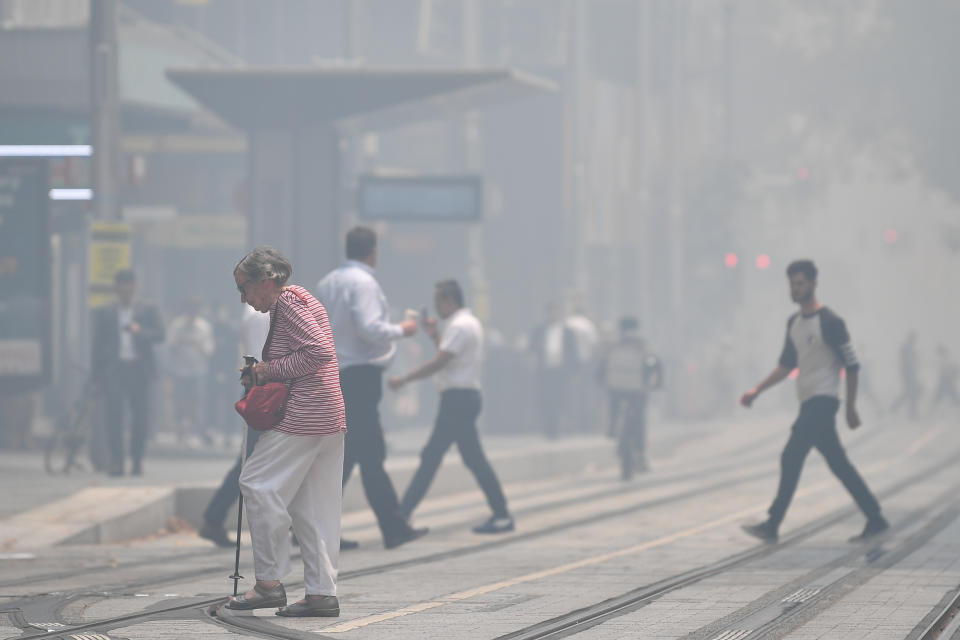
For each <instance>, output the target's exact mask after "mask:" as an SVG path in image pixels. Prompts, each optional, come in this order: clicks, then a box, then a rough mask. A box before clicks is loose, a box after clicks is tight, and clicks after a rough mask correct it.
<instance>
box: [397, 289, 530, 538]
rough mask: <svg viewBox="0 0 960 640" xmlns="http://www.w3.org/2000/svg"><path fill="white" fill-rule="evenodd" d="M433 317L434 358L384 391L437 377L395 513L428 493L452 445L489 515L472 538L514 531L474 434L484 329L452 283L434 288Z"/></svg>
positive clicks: (430, 322) (428, 328)
mask: <svg viewBox="0 0 960 640" xmlns="http://www.w3.org/2000/svg"><path fill="white" fill-rule="evenodd" d="M434 305H435V306H436V309H437V315H439V316H440V317H441V318H442V319H443V320H445V321H446V322H445V326H444V328H443V332H442V333H438V332H437V325H436V320H434V319H433V318H431V319H429V320H427V319H426V318H424V328H425V330H426V332H427V333H428V334H429V335H430V337H431V338H433V340H434V341H435V342H436V344H437V355H436V356H435V357H434V358H433V359H432V360H430V361H429V362H427V363H426V364H424V365H423V366H421V367H419V368H417V369H414V370H413V371H411V372H410V373H408V374H407V375H405V376H399V377H396V378H391V379H390V382H389V385H390V388H391V389H393V390H397V389H399V388H400V387H402V386H403V385H405V384H407V383H408V382H411V381H413V380H419V379H421V378H427V377H429V376H432V375H433V374H437V387H438V388H439V389H440V408H439V409H438V410H437V419H436V423H435V424H434V427H433V433H431V434H430V439H429V440H428V441H427V445H426V446H425V447H424V448H423V452H422V453H421V454H420V467H419V468H418V469H417V472H416V473H415V474H414V475H413V478H412V479H411V480H410V486H409V487H407V491H406V493H405V494H404V495H403V500H402V501H401V502H400V508H401V509H402V510H403V513H404V514H405V515H406V516H407V517H409V516H410V515H411V514H412V513H413V511H414V509H416V508H417V505H418V504H420V501H421V500H422V499H423V497H424V496H425V495H426V493H427V490H428V489H429V488H430V483H431V482H433V478H434V476H435V475H436V473H437V470H438V469H439V468H440V463H441V462H443V456H444V455H445V454H446V453H447V450H448V449H449V448H450V445H452V444H453V443H454V442H456V443H457V448H458V449H459V450H460V458H461V459H462V460H463V464H464V465H466V467H467V468H468V469H470V471H471V472H472V473H473V475H474V477H475V478H476V479H477V483H478V484H479V485H480V488H481V489H482V490H483V493H484V495H485V496H486V498H487V504H489V505H490V509H491V510H492V511H493V514H492V515H491V516H490V518H489V519H488V520H487V521H486V522H484V523H483V524H481V525H479V526H476V527H474V528H473V531H474V533H505V532H508V531H513V528H514V523H513V516H511V515H510V512H509V511H508V510H507V500H506V498H505V497H504V495H503V489H502V488H501V487H500V481H499V480H498V479H497V475H496V474H495V473H494V471H493V467H491V466H490V463H489V462H488V461H487V457H486V455H485V454H484V453H483V447H482V446H481V444H480V434H479V433H478V432H477V417H478V416H479V415H480V406H481V397H480V380H481V377H482V366H483V325H481V324H480V321H479V320H477V318H476V316H474V315H473V314H472V313H471V312H470V310H469V309H467V308H466V307H465V306H464V305H463V291H462V290H461V289H460V285H459V284H457V281H456V280H444V281H442V282H438V283H437V286H436V291H435V292H434Z"/></svg>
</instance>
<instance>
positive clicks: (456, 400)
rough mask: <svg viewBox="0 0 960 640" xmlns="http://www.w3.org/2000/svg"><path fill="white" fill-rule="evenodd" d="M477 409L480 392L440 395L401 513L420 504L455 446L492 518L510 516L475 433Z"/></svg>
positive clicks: (498, 484)
mask: <svg viewBox="0 0 960 640" xmlns="http://www.w3.org/2000/svg"><path fill="white" fill-rule="evenodd" d="M480 406H481V400H480V392H479V391H477V390H476V389H447V390H446V391H444V392H443V393H442V394H440V407H439V409H438V410H437V420H436V422H435V423H434V426H433V433H431V434H430V439H429V440H427V446H425V447H424V448H423V451H422V452H421V454H420V466H419V468H417V472H416V473H415V474H414V475H413V479H412V480H410V486H409V487H407V491H406V493H405V494H404V496H403V501H402V502H401V503H400V508H401V509H402V510H403V512H404V513H406V514H411V513H413V511H414V509H416V508H417V505H418V504H420V501H421V500H422V499H423V496H424V495H426V493H427V490H428V489H429V488H430V484H431V483H432V482H433V477H434V476H435V475H436V474H437V469H439V468H440V463H441V462H443V456H444V455H445V454H446V453H447V450H448V449H449V448H450V445H452V444H453V443H456V444H457V448H458V449H459V450H460V457H461V458H462V459H463V464H465V465H466V466H467V468H468V469H469V470H470V472H471V473H473V476H474V477H475V478H476V479H477V483H478V484H479V485H480V488H481V489H482V490H483V493H484V495H485V496H486V497H487V503H488V504H489V505H490V508H491V509H492V510H493V515H494V516H496V517H498V518H506V517H508V516H509V515H510V512H509V511H507V499H506V498H505V497H504V495H503V490H502V489H501V488H500V481H499V480H497V476H496V474H495V473H494V472H493V467H491V466H490V463H489V462H488V461H487V456H486V455H485V454H484V453H483V447H482V446H481V445H480V434H479V433H478V432H477V416H479V415H480Z"/></svg>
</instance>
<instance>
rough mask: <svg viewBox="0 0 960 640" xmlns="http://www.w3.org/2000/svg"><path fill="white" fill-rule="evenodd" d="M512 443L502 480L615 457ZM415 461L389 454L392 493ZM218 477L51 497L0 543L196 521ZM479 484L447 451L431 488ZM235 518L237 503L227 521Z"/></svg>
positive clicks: (586, 440)
mask: <svg viewBox="0 0 960 640" xmlns="http://www.w3.org/2000/svg"><path fill="white" fill-rule="evenodd" d="M512 444H514V445H515V446H513V447H512V448H499V449H498V450H496V451H490V452H488V456H489V459H490V462H491V464H492V465H493V467H494V469H495V470H496V471H497V473H498V475H499V478H500V481H501V482H502V483H503V484H511V483H518V482H526V481H532V480H539V479H544V478H548V477H554V476H563V475H569V474H575V473H578V472H581V471H583V470H585V469H588V468H595V467H607V466H610V465H613V464H616V460H615V457H614V446H613V443H612V442H611V441H610V440H606V439H603V438H600V437H596V436H594V437H573V438H568V439H565V440H560V441H557V442H544V441H542V440H539V439H536V440H534V439H526V438H518V439H517V441H516V442H515V443H512ZM418 464H419V459H418V458H416V457H412V456H409V455H408V456H404V457H396V458H394V459H390V460H388V462H387V465H386V468H387V472H388V473H389V474H390V478H391V479H392V480H393V483H394V487H395V488H396V489H397V493H398V494H401V495H402V493H403V490H404V489H405V488H406V487H407V485H408V484H409V482H410V479H411V477H412V476H413V474H414V472H415V471H416V468H417V466H418ZM358 475H359V470H358V471H357V472H355V473H354V474H353V477H352V479H351V480H350V482H349V483H348V484H347V487H346V491H345V492H344V502H343V511H344V513H349V512H351V511H360V510H365V509H368V508H369V506H368V505H367V500H366V497H365V496H364V494H363V487H362V482H361V480H360V479H359V478H358V477H357V476H358ZM216 488H217V485H216V484H213V483H210V484H202V485H188V486H174V485H166V486H147V487H90V488H86V489H82V490H81V491H79V492H77V493H75V494H73V495H71V496H69V497H67V498H64V499H62V500H57V501H55V502H51V503H49V504H45V505H43V506H40V507H37V508H35V509H31V510H30V511H26V512H22V513H19V514H16V515H13V516H11V517H9V518H6V519H3V520H0V550H3V551H23V550H31V549H40V548H44V547H50V546H54V545H62V544H102V543H115V542H123V541H126V540H132V539H135V538H141V537H144V536H148V535H152V534H155V533H157V532H158V531H160V530H163V529H165V528H166V527H167V525H168V523H169V521H170V519H171V518H173V517H179V518H182V519H183V520H185V521H187V522H189V523H190V524H192V525H193V526H195V527H199V526H200V525H201V524H202V522H203V511H204V509H205V508H206V506H207V503H208V502H209V501H210V498H211V497H212V496H213V493H214V492H215V491H216ZM471 490H476V491H478V492H479V489H478V488H477V484H476V481H475V479H474V478H473V474H472V473H471V472H470V471H469V470H468V469H467V468H466V467H465V466H464V465H463V463H462V461H461V460H460V456H459V454H458V453H451V454H448V455H447V457H446V459H445V462H444V464H443V466H442V467H441V468H440V471H439V472H438V473H437V477H436V479H435V480H434V482H433V485H432V486H431V488H430V493H429V495H430V496H433V497H437V496H444V495H450V494H454V493H460V492H464V491H471ZM508 498H509V495H508ZM235 523H236V509H235V508H234V509H232V510H231V512H230V513H229V514H228V516H227V520H226V523H225V524H226V527H227V528H228V529H232V528H233V527H234V526H235Z"/></svg>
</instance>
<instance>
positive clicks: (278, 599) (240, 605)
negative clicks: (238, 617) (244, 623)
mask: <svg viewBox="0 0 960 640" xmlns="http://www.w3.org/2000/svg"><path fill="white" fill-rule="evenodd" d="M253 590H254V591H256V592H257V595H255V596H253V597H252V598H247V597H246V596H245V595H241V596H235V597H233V598H230V600H229V601H228V602H227V604H225V605H224V606H225V607H226V608H227V609H233V610H241V611H249V610H251V609H272V608H274V607H283V606H286V604H287V591H286V590H285V589H284V588H283V585H282V584H278V585H277V586H275V587H273V588H272V589H264V588H263V587H261V586H260V585H258V584H255V585H253Z"/></svg>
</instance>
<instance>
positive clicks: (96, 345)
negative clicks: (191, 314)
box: [90, 269, 164, 476]
mask: <svg viewBox="0 0 960 640" xmlns="http://www.w3.org/2000/svg"><path fill="white" fill-rule="evenodd" d="M114 291H115V293H116V296H117V301H116V302H115V303H113V304H110V305H107V306H105V307H101V308H99V309H97V310H95V311H94V317H93V338H92V341H91V358H90V360H91V375H92V376H93V379H94V382H95V383H96V385H97V387H98V389H99V390H100V391H101V392H102V393H103V400H104V418H105V422H106V436H107V446H108V447H109V450H110V463H109V468H108V473H109V475H111V476H122V475H123V473H124V454H123V450H124V431H125V429H124V422H125V420H124V409H125V408H126V409H127V410H129V414H130V438H129V440H130V443H129V446H130V459H131V462H132V466H131V469H130V473H132V474H133V475H137V476H138V475H141V474H142V473H143V457H144V454H145V452H146V446H147V430H148V428H149V425H150V413H149V412H150V384H151V382H152V381H153V379H154V377H155V376H156V368H157V366H156V356H155V355H154V352H153V350H154V346H155V345H157V344H160V343H161V342H163V339H164V327H163V319H162V318H161V316H160V311H159V310H158V309H157V307H155V306H154V305H152V304H148V303H146V302H140V301H138V300H136V292H137V279H136V276H135V275H134V273H133V271H132V270H130V269H123V270H121V271H118V272H117V274H116V275H115V276H114Z"/></svg>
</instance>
